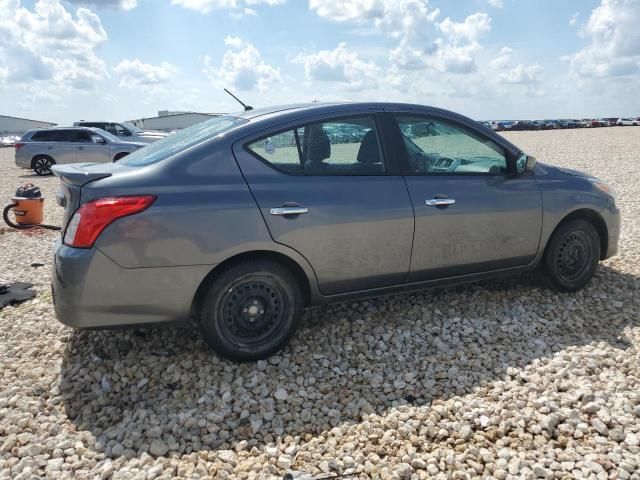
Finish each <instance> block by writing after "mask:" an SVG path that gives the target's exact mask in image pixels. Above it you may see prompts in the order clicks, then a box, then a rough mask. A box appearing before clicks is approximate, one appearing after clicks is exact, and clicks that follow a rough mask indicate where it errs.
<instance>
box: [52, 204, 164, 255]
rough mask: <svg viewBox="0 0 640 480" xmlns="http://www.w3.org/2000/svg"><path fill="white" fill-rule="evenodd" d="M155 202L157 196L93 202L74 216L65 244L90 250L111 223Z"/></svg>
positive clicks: (138, 211)
mask: <svg viewBox="0 0 640 480" xmlns="http://www.w3.org/2000/svg"><path fill="white" fill-rule="evenodd" d="M155 200H156V197H155V195H135V196H122V197H104V198H97V199H95V200H91V201H90V202H87V203H85V204H84V205H82V206H81V207H80V208H79V209H78V210H77V211H76V213H74V214H73V217H72V218H71V221H70V222H69V225H67V231H66V232H65V234H64V244H65V245H68V246H69V247H77V248H90V247H92V246H93V244H94V242H95V241H96V239H97V238H98V236H99V235H100V234H101V233H102V231H103V230H104V229H105V228H106V227H107V226H108V225H109V224H110V223H112V222H114V221H115V220H117V219H119V218H122V217H126V216H129V215H134V214H136V213H140V212H142V211H143V210H146V209H147V208H149V207H150V206H151V204H152V203H153V202H155Z"/></svg>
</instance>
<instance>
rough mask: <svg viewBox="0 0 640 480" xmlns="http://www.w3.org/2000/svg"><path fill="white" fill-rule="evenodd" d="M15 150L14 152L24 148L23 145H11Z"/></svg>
mask: <svg viewBox="0 0 640 480" xmlns="http://www.w3.org/2000/svg"><path fill="white" fill-rule="evenodd" d="M13 146H14V147H15V148H16V152H17V151H18V150H20V149H21V148H22V147H24V143H16V144H14V145H13Z"/></svg>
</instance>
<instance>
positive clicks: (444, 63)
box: [309, 0, 491, 73]
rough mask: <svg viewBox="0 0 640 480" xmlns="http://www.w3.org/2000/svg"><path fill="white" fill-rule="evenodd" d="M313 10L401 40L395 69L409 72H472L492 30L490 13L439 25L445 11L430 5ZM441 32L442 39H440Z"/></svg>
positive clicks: (336, 3) (351, 1) (361, 1)
mask: <svg viewBox="0 0 640 480" xmlns="http://www.w3.org/2000/svg"><path fill="white" fill-rule="evenodd" d="M309 8H310V9H311V10H312V11H313V12H315V13H316V14H317V15H319V16H321V17H323V18H326V19H329V20H333V21H336V22H341V23H353V24H354V25H358V26H365V27H366V26H370V27H371V28H373V29H374V30H375V31H377V32H380V33H382V34H383V35H385V36H387V37H389V38H393V39H397V41H398V43H397V46H396V47H395V48H393V49H392V50H391V51H390V54H389V60H390V62H391V65H392V67H395V68H401V69H405V70H421V69H424V68H427V67H431V68H435V69H436V70H438V71H440V72H451V73H469V72H472V71H474V70H476V68H477V67H476V60H475V56H476V54H477V52H479V51H480V50H481V49H482V47H481V45H480V44H479V43H478V39H479V38H480V37H481V36H482V35H483V34H484V33H485V32H487V31H489V30H490V29H491V18H490V17H489V15H487V14H486V13H474V14H473V15H469V16H468V17H467V18H466V19H465V20H464V21H463V22H460V23H456V22H454V21H452V20H451V19H450V18H446V19H445V20H444V21H442V22H441V23H437V24H436V23H435V22H436V20H437V18H438V17H439V15H440V10H439V9H437V8H433V7H431V5H430V3H429V0H309ZM438 32H439V33H440V34H442V35H443V38H436V37H437V34H438Z"/></svg>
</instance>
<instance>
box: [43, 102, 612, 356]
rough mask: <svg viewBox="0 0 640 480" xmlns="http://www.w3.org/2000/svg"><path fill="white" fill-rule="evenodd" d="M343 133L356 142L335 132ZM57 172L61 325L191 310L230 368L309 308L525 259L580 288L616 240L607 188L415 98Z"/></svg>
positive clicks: (228, 125)
mask: <svg viewBox="0 0 640 480" xmlns="http://www.w3.org/2000/svg"><path fill="white" fill-rule="evenodd" d="M347 130H354V131H355V130H357V131H358V132H360V135H359V136H358V138H357V139H355V141H354V139H351V138H349V139H344V138H342V137H340V136H336V135H330V133H331V132H335V131H347ZM407 132H409V133H407ZM53 171H54V173H56V174H57V175H59V177H60V179H61V190H62V191H61V194H60V195H59V201H60V203H61V204H62V205H63V206H64V207H65V216H64V225H63V236H62V238H60V239H59V240H58V241H57V243H56V245H55V252H54V257H55V259H54V260H55V261H54V272H53V276H52V277H53V291H54V299H55V309H56V314H57V316H58V318H59V319H60V321H62V322H63V323H65V324H67V325H70V326H73V327H78V328H95V327H111V326H121V325H140V324H151V323H153V324H156V323H169V322H182V321H185V319H187V318H188V317H190V316H191V317H193V318H195V319H196V320H197V321H198V323H199V324H200V326H201V329H202V333H203V335H204V338H205V339H206V341H207V342H208V343H209V344H210V345H211V347H212V348H213V349H214V350H215V351H217V352H218V353H219V354H220V355H222V356H224V357H226V358H230V359H234V360H240V361H248V360H255V359H259V358H265V357H267V356H269V355H271V354H273V353H274V352H276V351H277V350H279V349H280V348H282V347H283V345H285V344H286V342H287V341H288V339H289V338H290V337H291V336H292V335H293V333H294V331H295V329H296V327H297V326H298V324H299V323H300V318H301V316H302V312H303V309H304V308H305V307H306V306H310V305H318V304H322V303H327V302H337V301H345V300H348V299H354V298H362V297H366V296H378V295H382V294H388V293H394V292H406V291H410V290H413V289H422V288H426V287H431V286H439V285H444V284H456V283H463V282H469V281H476V280H480V279H485V278H490V277H496V276H502V275H512V274H517V273H522V272H527V271H531V270H533V269H536V268H540V269H541V270H543V271H544V272H545V273H546V275H547V277H548V279H549V285H550V286H551V287H553V288H556V289H558V290H562V291H574V290H577V289H579V288H581V287H583V286H584V285H585V284H587V282H589V280H590V279H591V277H592V276H593V274H594V272H595V271H596V267H597V265H598V262H599V261H600V260H602V259H605V258H608V257H610V256H612V255H614V254H615V253H616V251H617V248H618V236H619V211H618V208H617V206H616V201H615V194H614V192H613V190H612V189H611V187H609V186H608V185H607V184H605V183H604V182H602V181H601V180H598V179H596V178H593V177H591V176H589V175H588V174H585V173H580V172H575V171H571V170H566V169H561V168H556V167H553V166H551V165H545V164H543V163H537V162H536V161H535V159H534V158H532V157H530V156H528V155H527V154H526V153H524V152H522V151H521V150H520V149H519V148H518V147H517V146H515V145H513V144H512V143H510V142H509V141H507V140H506V139H504V138H503V137H501V136H499V135H497V134H496V133H494V132H492V131H491V130H490V129H488V128H486V127H484V126H483V125H480V124H478V123H477V122H475V121H473V120H471V119H468V118H466V117H463V116H461V115H458V114H455V113H453V112H449V111H445V110H440V109H436V108H429V107H423V106H419V105H404V104H384V103H366V104H313V105H299V106H284V107H276V108H269V109H262V110H251V111H248V112H243V113H241V114H237V115H228V116H222V117H217V118H215V119H212V120H210V121H207V122H204V123H201V124H198V125H195V126H193V127H191V128H189V129H186V130H183V131H181V132H179V133H176V134H175V135H172V136H170V137H168V138H166V139H163V140H160V141H158V142H156V143H154V144H152V145H150V146H148V147H146V148H144V149H142V150H139V151H137V152H135V153H133V154H131V155H129V156H128V157H127V158H125V159H123V160H122V161H120V162H118V163H115V164H102V165H93V164H81V165H78V164H76V165H67V166H54V167H53Z"/></svg>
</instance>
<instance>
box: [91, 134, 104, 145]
mask: <svg viewBox="0 0 640 480" xmlns="http://www.w3.org/2000/svg"><path fill="white" fill-rule="evenodd" d="M91 140H92V141H93V143H101V144H105V143H107V142H105V140H104V138H102V137H101V136H99V135H91Z"/></svg>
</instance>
